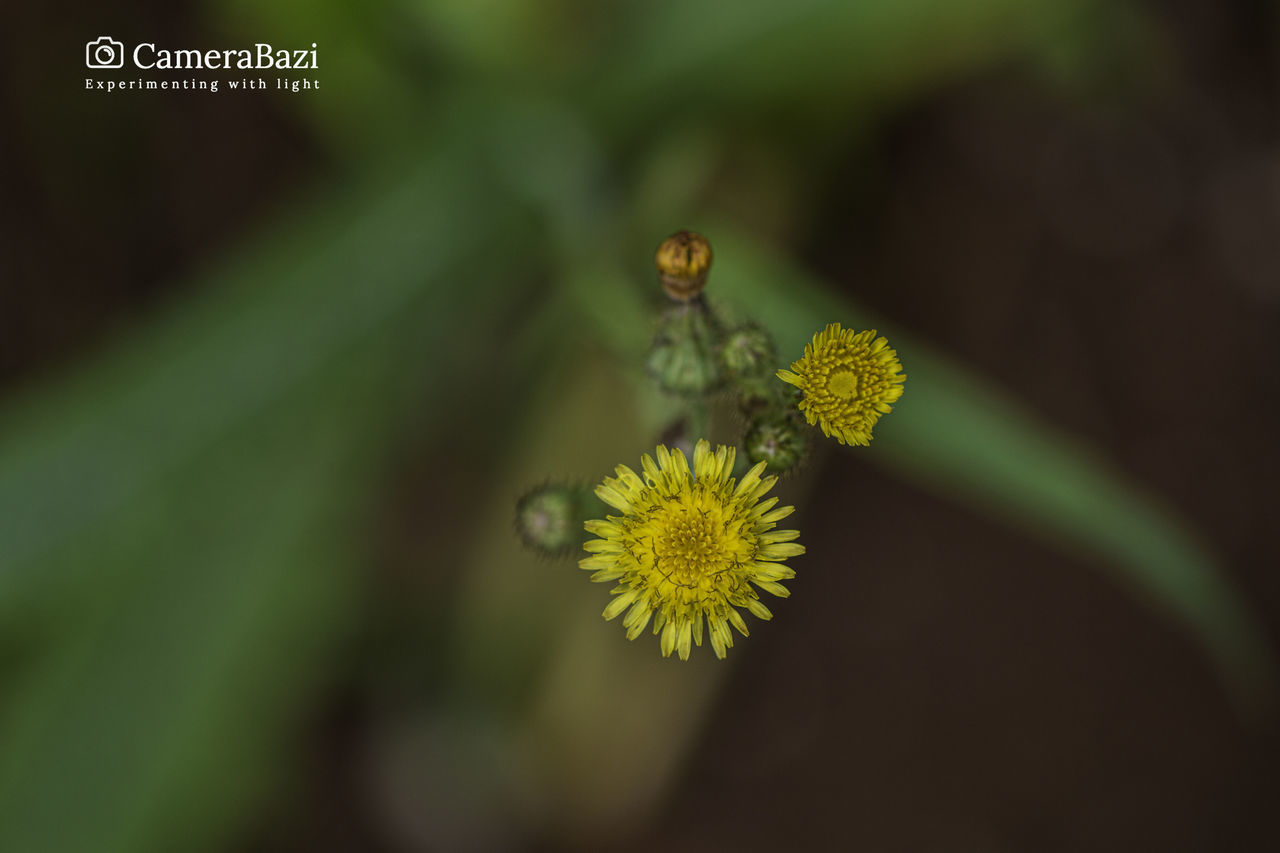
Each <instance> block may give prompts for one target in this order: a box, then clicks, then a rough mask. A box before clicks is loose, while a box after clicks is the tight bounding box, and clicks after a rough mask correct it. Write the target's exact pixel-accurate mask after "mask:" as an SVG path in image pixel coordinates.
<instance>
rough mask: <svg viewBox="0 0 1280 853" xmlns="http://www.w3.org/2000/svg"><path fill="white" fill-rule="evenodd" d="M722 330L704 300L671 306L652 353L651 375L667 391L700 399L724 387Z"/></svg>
mask: <svg viewBox="0 0 1280 853" xmlns="http://www.w3.org/2000/svg"><path fill="white" fill-rule="evenodd" d="M719 336H720V330H719V326H718V323H717V322H716V319H715V316H714V315H712V314H711V312H710V311H708V310H707V308H706V306H705V305H704V304H703V303H702V301H701V300H698V301H695V302H681V303H679V304H676V305H672V306H670V307H669V308H668V309H667V310H666V311H665V312H663V315H662V325H661V326H660V327H659V329H658V334H657V335H656V336H655V338H654V341H653V347H652V348H651V349H650V350H649V358H648V367H649V373H650V374H652V375H653V378H654V379H656V380H657V381H658V384H659V385H660V386H662V388H663V389H664V390H666V391H672V392H675V393H677V394H687V395H691V396H696V395H700V394H707V393H709V392H711V391H714V390H715V389H717V388H718V387H719V386H720V384H721V373H720V360H719V358H717V357H716V351H717V349H718V346H719Z"/></svg>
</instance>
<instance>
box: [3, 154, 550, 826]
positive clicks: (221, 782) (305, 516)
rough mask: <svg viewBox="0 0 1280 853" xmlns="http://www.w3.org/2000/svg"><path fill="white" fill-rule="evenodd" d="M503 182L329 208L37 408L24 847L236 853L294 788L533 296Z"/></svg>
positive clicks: (435, 166)
mask: <svg viewBox="0 0 1280 853" xmlns="http://www.w3.org/2000/svg"><path fill="white" fill-rule="evenodd" d="M484 173H485V172H484V169H483V168H481V166H480V165H479V164H478V163H477V162H476V161H475V159H474V158H473V157H470V156H469V155H468V154H467V153H466V152H459V151H457V150H450V151H441V152H439V153H438V154H437V155H436V156H434V157H432V158H431V160H430V161H429V163H428V165H427V166H426V167H424V168H421V169H419V170H417V171H416V172H415V173H413V174H411V175H408V176H402V177H401V178H400V179H399V180H398V181H396V182H395V184H394V185H393V186H391V187H390V188H386V187H379V188H376V189H374V190H372V191H369V192H366V193H362V194H359V195H357V196H355V197H350V196H347V197H338V198H335V199H331V200H328V201H326V202H324V203H322V204H320V205H318V206H317V209H316V210H315V211H314V212H310V213H308V214H306V215H304V216H302V217H300V218H299V219H298V220H297V222H296V224H295V225H294V226H292V227H291V228H289V230H288V232H287V233H276V234H271V235H268V236H267V237H266V238H265V240H264V241H263V242H262V244H261V245H260V246H259V247H258V248H257V249H254V250H249V251H248V252H247V253H246V255H245V256H244V257H243V258H242V260H241V261H239V262H235V263H231V264H229V265H227V266H226V267H225V268H224V269H223V270H222V271H221V272H220V273H218V274H216V275H214V276H211V277H210V278H209V280H208V281H206V282H204V283H203V284H202V285H201V287H200V288H199V290H198V291H197V292H196V294H195V296H194V297H192V298H191V299H190V300H189V301H187V302H185V303H181V304H178V305H175V306H173V307H172V309H171V310H170V311H168V312H166V313H163V314H161V315H160V316H158V317H156V318H155V320H154V322H153V323H152V324H150V326H149V327H148V328H144V329H139V334H138V335H137V336H136V337H135V338H133V339H130V340H127V341H125V342H123V343H122V344H121V346H120V347H119V349H118V350H117V351H116V352H114V353H109V354H105V355H104V356H103V358H102V360H101V361H100V362H99V363H98V364H95V365H92V366H90V367H88V368H87V369H86V370H84V371H83V372H82V373H81V374H79V375H78V376H76V377H74V378H73V379H72V380H71V381H69V382H68V383H66V384H64V385H62V386H60V387H58V388H55V389H53V390H51V391H50V392H48V393H46V394H44V395H42V396H36V397H31V398H28V399H26V400H23V401H20V402H21V403H22V406H21V407H14V405H12V404H11V407H10V409H11V411H10V417H9V419H8V421H7V423H6V424H5V428H4V432H3V435H2V436H0V447H2V448H3V450H0V543H3V556H2V559H0V601H2V602H3V607H4V619H3V622H0V628H2V629H3V631H2V633H0V637H2V638H3V639H4V641H6V642H7V643H8V644H9V646H10V647H11V648H13V649H15V650H16V651H15V652H13V653H12V654H11V655H10V657H16V659H15V660H13V661H12V666H11V667H10V668H9V669H8V670H7V671H6V672H4V673H3V677H4V678H5V684H4V692H5V694H6V704H5V707H4V711H3V716H2V717H0V849H3V850H42V851H43V850H59V851H62V850H66V851H75V850H86V851H113V850H121V851H124V850H140V849H141V850H146V849H155V850H171V849H176V848H182V849H192V848H193V847H207V846H216V844H217V842H218V840H219V839H217V838H216V833H215V832H214V829H215V828H216V827H224V831H230V830H233V829H234V827H235V826H236V825H237V824H236V822H234V821H228V820H226V819H225V818H226V817H227V816H229V815H231V814H233V813H236V812H238V811H240V810H242V809H243V807H244V805H245V804H246V803H248V802H250V801H252V800H254V799H255V798H256V797H257V796H258V795H260V794H261V793H262V791H263V790H264V789H265V788H266V787H267V786H268V785H269V784H270V775H271V771H270V767H271V762H270V760H269V757H270V755H271V754H272V752H273V751H274V750H275V749H276V748H278V746H277V745H276V744H275V743H273V739H274V738H276V737H277V736H278V735H279V733H280V732H281V731H284V730H286V728H285V726H284V724H285V723H286V722H287V721H289V720H290V719H291V717H292V715H293V714H295V713H296V710H297V709H298V708H299V707H301V704H300V703H301V701H302V700H303V699H304V698H305V696H306V695H307V693H308V692H309V690H310V689H312V687H313V686H314V683H315V682H316V680H317V678H319V677H321V676H322V675H323V667H322V664H321V662H322V661H323V660H325V655H326V651H327V650H328V649H330V648H331V647H332V644H333V643H334V642H335V640H336V639H337V638H338V637H340V636H341V635H342V633H343V631H344V630H345V628H346V627H347V626H348V625H349V624H350V623H351V620H352V618H353V616H354V614H355V613H357V612H358V608H359V601H360V596H359V591H360V589H361V583H360V579H359V566H360V564H359V561H358V555H359V554H361V553H363V549H364V546H365V543H364V541H363V540H364V536H365V535H366V527H367V525H366V523H365V517H364V512H365V509H364V508H365V506H366V505H367V500H368V496H369V489H370V488H371V487H372V485H373V483H374V482H375V479H376V476H377V474H378V472H379V471H380V470H381V466H382V465H383V464H384V463H385V458H386V453H387V448H388V447H389V444H388V439H389V438H390V437H392V436H394V435H395V433H396V431H397V430H399V429H403V428H404V425H405V423H406V417H407V416H408V415H409V414H410V413H411V412H412V411H413V410H414V408H415V407H417V406H420V405H421V403H420V401H422V400H428V399H434V400H443V399H447V397H448V396H449V395H450V394H451V393H458V392H459V390H460V389H462V388H465V387H466V384H467V383H469V382H471V381H473V377H472V376H471V373H472V371H475V370H478V369H480V367H481V366H482V365H484V364H486V363H488V362H487V360H486V359H485V358H484V356H485V354H486V353H487V352H488V351H489V346H490V341H489V337H488V336H487V335H486V334H483V332H486V331H488V330H490V329H492V328H494V327H495V326H497V325H498V324H499V323H500V322H502V321H503V319H504V318H506V317H507V316H508V315H509V313H510V311H511V309H510V307H509V306H510V305H511V304H512V303H513V300H512V298H511V294H512V292H513V291H515V290H516V289H517V288H519V287H521V286H522V283H523V282H526V281H528V278H527V276H525V275H523V274H521V272H520V271H519V270H517V269H515V262H516V260H517V259H519V258H528V257H531V256H536V252H534V251H531V250H530V248H529V247H528V245H527V243H524V244H522V240H521V237H520V235H521V234H528V231H527V229H526V227H525V225H524V224H523V223H524V221H525V220H524V219H523V216H522V214H520V212H519V211H520V209H519V207H518V206H516V205H493V204H492V201H493V198H494V196H493V193H485V192H483V190H484V188H485V187H486V186H488V184H487V182H486V180H485V179H484V177H483V175H484ZM477 191H480V192H477ZM495 207H497V210H495ZM495 230H496V231H497V232H498V233H501V234H502V245H503V246H504V247H507V248H508V249H510V250H512V253H511V254H495V253H492V252H491V251H489V244H488V242H487V238H488V236H489V235H490V234H491V233H493V232H494V231H495ZM464 282H465V284H462V283H464ZM514 302H515V304H519V303H520V302H521V300H518V299H517V300H514ZM452 411H453V409H452V407H450V406H438V407H437V408H435V409H433V410H432V411H430V412H428V413H426V414H425V415H424V416H422V417H421V418H419V419H420V420H421V421H422V424H421V426H422V428H423V429H434V430H440V429H442V428H445V427H446V426H451V425H452ZM193 828H195V829H194V838H193ZM196 838H198V839H199V842H198V843H197V842H196V841H195V839H196ZM221 840H225V839H221Z"/></svg>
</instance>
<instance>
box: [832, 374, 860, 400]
mask: <svg viewBox="0 0 1280 853" xmlns="http://www.w3.org/2000/svg"><path fill="white" fill-rule="evenodd" d="M827 390H828V391H830V392H831V393H832V394H834V395H835V396H837V397H839V398H840V399H842V400H850V399H852V398H854V397H856V396H858V378H857V377H856V376H854V375H853V371H851V370H837V371H836V372H835V373H833V374H831V378H830V379H828V380H827Z"/></svg>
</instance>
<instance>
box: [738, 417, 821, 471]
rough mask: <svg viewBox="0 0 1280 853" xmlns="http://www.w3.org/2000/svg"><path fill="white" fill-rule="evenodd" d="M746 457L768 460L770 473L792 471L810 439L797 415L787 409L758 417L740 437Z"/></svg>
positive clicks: (798, 462) (752, 459)
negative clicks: (786, 411) (743, 435)
mask: <svg viewBox="0 0 1280 853" xmlns="http://www.w3.org/2000/svg"><path fill="white" fill-rule="evenodd" d="M742 443H743V446H744V448H745V449H746V451H747V458H748V459H750V460H751V461H752V462H767V463H769V467H768V470H769V472H770V473H772V474H785V473H787V472H789V471H792V470H794V469H795V468H796V466H798V465H799V464H800V463H801V462H803V461H804V458H805V456H806V455H807V454H808V452H809V439H808V436H807V434H806V432H805V430H804V429H803V427H802V425H801V423H800V421H799V419H798V418H796V417H794V416H793V415H791V414H789V413H784V414H777V415H773V416H765V417H761V418H759V419H757V420H755V421H753V422H752V423H751V426H750V427H749V428H748V429H747V434H746V436H745V437H744V438H743V441H742Z"/></svg>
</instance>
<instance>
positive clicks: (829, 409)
mask: <svg viewBox="0 0 1280 853" xmlns="http://www.w3.org/2000/svg"><path fill="white" fill-rule="evenodd" d="M778 378H779V379H781V380H782V381H783V382H789V383H791V384H792V385H794V386H796V387H797V388H799V389H800V390H801V391H802V392H804V399H803V400H801V401H800V411H802V412H804V416H805V419H806V420H808V421H809V423H810V424H815V423H816V424H818V426H820V427H822V432H823V434H824V435H827V436H834V437H835V439H836V441H838V442H840V443H841V444H862V445H867V444H870V443H871V428H872V427H874V426H875V424H876V421H877V420H879V419H880V416H881V415H883V414H885V413H886V412H888V411H890V410H892V409H893V406H892V405H890V404H891V403H896V402H897V401H898V398H899V397H901V396H902V383H903V382H905V381H906V378H907V376H906V374H905V373H902V364H901V363H900V362H899V361H898V354H897V353H896V352H895V351H893V350H892V349H890V348H889V342H888V341H886V340H885V339H884V338H877V337H876V332H875V330H874V329H872V330H870V331H867V332H855V331H854V330H853V329H841V328H840V324H839V323H832V324H830V325H829V326H827V328H826V329H824V330H823V331H821V332H819V333H818V334H816V335H814V336H813V343H810V344H805V347H804V357H803V358H801V359H800V360H799V361H797V362H795V363H794V364H792V365H791V370H779V371H778Z"/></svg>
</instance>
